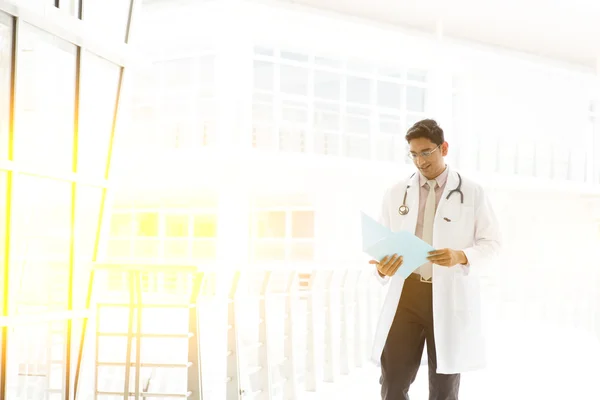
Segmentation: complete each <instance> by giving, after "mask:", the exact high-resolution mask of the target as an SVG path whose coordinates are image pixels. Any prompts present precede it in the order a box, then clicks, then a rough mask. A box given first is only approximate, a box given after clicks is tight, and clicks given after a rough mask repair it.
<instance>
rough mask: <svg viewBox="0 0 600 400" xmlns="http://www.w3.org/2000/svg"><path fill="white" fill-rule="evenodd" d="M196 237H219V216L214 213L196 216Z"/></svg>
mask: <svg viewBox="0 0 600 400" xmlns="http://www.w3.org/2000/svg"><path fill="white" fill-rule="evenodd" d="M194 237H197V238H214V237H217V216H216V215H214V214H204V215H196V216H194Z"/></svg>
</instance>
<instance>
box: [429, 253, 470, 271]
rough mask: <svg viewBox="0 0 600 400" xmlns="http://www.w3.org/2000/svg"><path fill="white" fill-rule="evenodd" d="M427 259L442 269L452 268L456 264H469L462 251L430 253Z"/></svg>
mask: <svg viewBox="0 0 600 400" xmlns="http://www.w3.org/2000/svg"><path fill="white" fill-rule="evenodd" d="M427 259H428V260H429V261H431V262H432V263H434V264H437V265H441V266H443V267H454V266H455V265H456V264H467V263H468V262H469V260H468V259H467V256H466V255H465V252H464V251H462V250H452V249H440V250H433V251H430V252H429V257H427Z"/></svg>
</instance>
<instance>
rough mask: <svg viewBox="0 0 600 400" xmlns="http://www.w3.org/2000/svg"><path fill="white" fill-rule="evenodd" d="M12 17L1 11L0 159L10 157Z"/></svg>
mask: <svg viewBox="0 0 600 400" xmlns="http://www.w3.org/2000/svg"><path fill="white" fill-rule="evenodd" d="M12 29H13V28H12V19H11V18H10V17H8V16H7V15H6V14H3V13H1V12H0V160H5V159H7V158H8V149H9V148H8V146H9V143H8V129H9V123H10V118H9V115H10V94H11V85H10V82H11V71H12V68H11V65H12Z"/></svg>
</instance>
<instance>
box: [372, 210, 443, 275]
mask: <svg viewBox="0 0 600 400" xmlns="http://www.w3.org/2000/svg"><path fill="white" fill-rule="evenodd" d="M361 214H362V241H363V251H364V252H365V253H367V254H368V255H370V256H371V257H373V258H374V259H375V260H378V261H380V260H381V259H382V258H383V257H385V256H388V255H389V256H391V255H393V254H398V255H399V256H402V257H403V258H404V260H403V262H402V266H401V267H400V268H398V271H397V272H396V274H398V275H400V276H402V277H403V278H405V279H406V278H407V277H408V276H409V275H410V274H411V273H412V272H413V271H414V270H415V269H417V268H419V267H420V266H421V265H423V264H425V263H426V262H428V260H427V256H428V255H429V252H430V251H432V250H434V248H433V246H431V245H430V244H429V243H427V242H424V241H423V240H421V239H419V238H418V237H416V236H415V235H414V234H412V233H410V232H407V231H399V232H392V231H391V230H389V229H388V228H387V227H385V226H383V225H381V224H380V223H379V222H377V221H375V220H374V219H373V218H371V217H369V216H368V215H367V214H365V213H364V212H363V213H361Z"/></svg>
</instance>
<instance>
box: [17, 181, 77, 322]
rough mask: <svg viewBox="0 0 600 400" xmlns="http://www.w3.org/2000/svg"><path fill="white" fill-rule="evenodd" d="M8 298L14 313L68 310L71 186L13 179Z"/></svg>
mask: <svg viewBox="0 0 600 400" xmlns="http://www.w3.org/2000/svg"><path fill="white" fill-rule="evenodd" d="M14 185H15V186H14V201H13V219H12V232H11V234H12V238H11V261H10V267H11V271H10V273H11V297H12V301H13V303H12V304H13V306H14V309H13V310H14V312H16V313H18V314H23V313H36V312H43V311H51V310H64V309H65V308H66V306H67V298H68V297H67V296H68V281H69V258H70V257H69V252H70V233H71V185H70V183H68V182H60V181H54V180H51V179H44V178H37V177H30V176H19V175H17V176H16V177H15V180H14Z"/></svg>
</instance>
